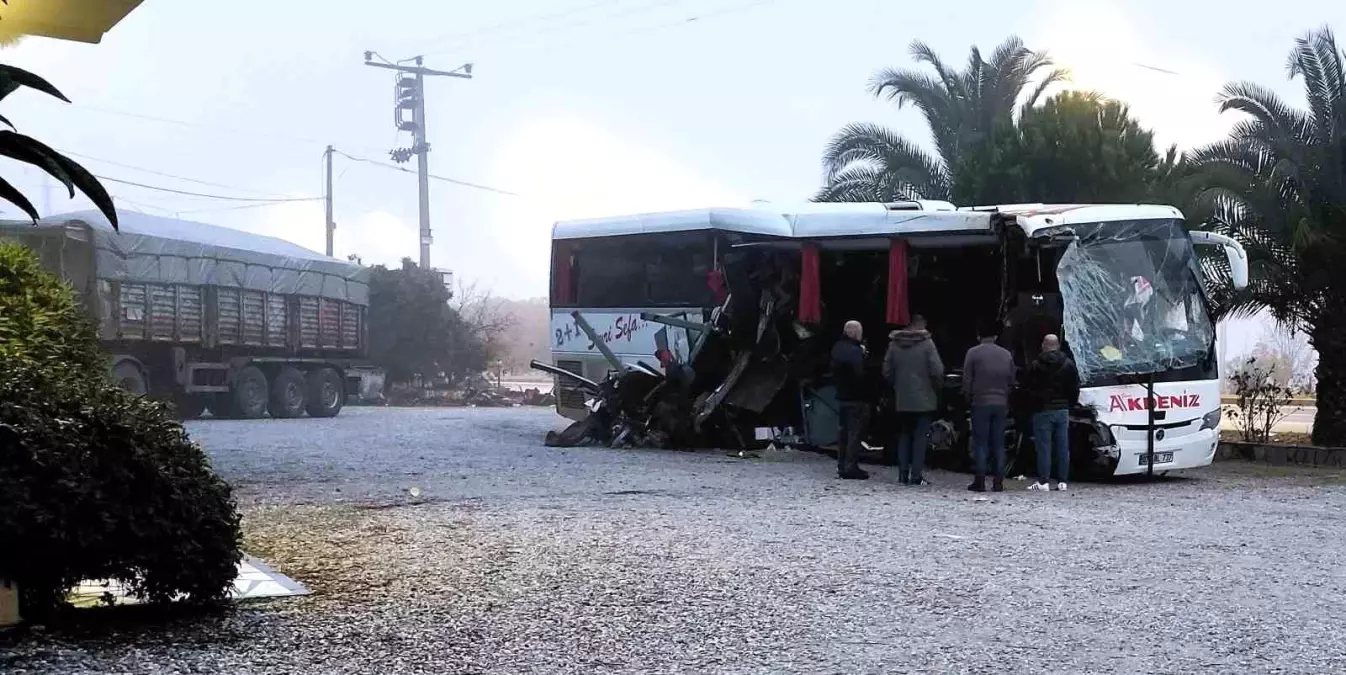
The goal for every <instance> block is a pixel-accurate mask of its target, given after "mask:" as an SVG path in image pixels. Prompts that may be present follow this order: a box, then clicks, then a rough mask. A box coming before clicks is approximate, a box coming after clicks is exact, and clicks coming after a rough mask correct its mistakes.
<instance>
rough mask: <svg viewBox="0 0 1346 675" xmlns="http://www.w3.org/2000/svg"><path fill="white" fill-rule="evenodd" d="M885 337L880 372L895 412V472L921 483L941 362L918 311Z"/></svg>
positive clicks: (911, 482)
mask: <svg viewBox="0 0 1346 675" xmlns="http://www.w3.org/2000/svg"><path fill="white" fill-rule="evenodd" d="M889 340H890V342H889V345H888V353H887V354H885V355H884V357H883V375H884V377H885V378H886V379H887V380H888V384H890V385H892V387H893V408H894V409H895V410H896V412H897V439H896V441H897V476H898V480H899V481H901V482H902V483H903V484H904V485H923V484H925V478H924V476H923V474H924V473H925V448H926V442H927V440H928V436H929V434H930V423H931V422H932V421H933V418H934V413H935V410H936V409H938V408H939V391H940V389H941V387H942V386H943V383H944V362H943V361H940V358H939V350H937V349H935V343H934V341H932V340H931V339H930V332H929V331H927V330H926V329H925V317H922V316H921V315H919V314H917V315H915V316H913V317H912V318H911V323H910V324H909V325H908V326H907V327H906V328H905V329H903V330H897V331H893V332H892V333H891V334H889Z"/></svg>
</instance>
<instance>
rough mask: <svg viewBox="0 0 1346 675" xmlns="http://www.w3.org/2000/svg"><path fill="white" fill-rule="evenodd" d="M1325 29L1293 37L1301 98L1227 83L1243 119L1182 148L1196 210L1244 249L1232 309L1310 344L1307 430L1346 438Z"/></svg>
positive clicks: (1344, 138) (1340, 441) (1333, 55)
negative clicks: (1191, 171)
mask: <svg viewBox="0 0 1346 675" xmlns="http://www.w3.org/2000/svg"><path fill="white" fill-rule="evenodd" d="M1343 61H1344V59H1343V54H1342V52H1341V51H1340V50H1339V49H1337V45H1336V39H1335V38H1334V37H1333V35H1332V32H1331V30H1329V29H1327V28H1323V29H1321V30H1318V31H1316V32H1310V33H1308V34H1306V35H1304V36H1303V37H1300V38H1299V39H1297V40H1296V41H1295V49H1294V50H1293V51H1292V52H1291V54H1290V58H1289V64H1288V68H1289V75H1290V78H1291V79H1294V78H1300V79H1302V80H1303V83H1304V92H1305V95H1306V100H1307V102H1308V108H1307V109H1306V110H1305V109H1300V108H1296V107H1294V106H1291V105H1289V104H1287V103H1286V102H1285V101H1283V100H1282V99H1281V98H1280V97H1279V96H1277V95H1276V94H1275V93H1273V92H1272V91H1271V90H1269V89H1267V88H1265V87H1261V86H1258V85H1256V84H1251V83H1232V84H1229V85H1226V86H1225V88H1224V89H1223V91H1222V92H1221V94H1220V110H1221V111H1230V110H1233V111H1237V112H1241V113H1243V114H1244V115H1245V118H1244V119H1242V120H1240V121H1239V122H1238V123H1237V124H1235V125H1234V128H1233V129H1232V130H1231V132H1230V136H1229V138H1227V139H1225V140H1223V141H1219V142H1217V143H1214V144H1212V145H1210V146H1208V147H1205V148H1202V149H1200V150H1198V151H1196V152H1194V153H1193V154H1192V157H1191V160H1192V164H1193V165H1194V167H1195V168H1196V173H1195V175H1194V177H1193V178H1194V180H1196V181H1198V182H1199V184H1200V189H1199V190H1198V191H1197V192H1196V198H1195V201H1194V203H1193V204H1192V207H1191V209H1190V210H1191V211H1192V213H1191V214H1190V215H1192V216H1193V217H1194V218H1193V219H1194V220H1199V221H1201V222H1203V223H1205V226H1206V227H1209V228H1211V229H1213V230H1215V231H1219V232H1222V233H1225V234H1228V235H1230V236H1232V237H1235V238H1237V239H1238V240H1239V241H1240V242H1242V243H1243V245H1244V246H1245V247H1246V248H1247V250H1248V254H1249V259H1250V268H1251V272H1252V274H1251V280H1252V284H1251V287H1250V288H1249V289H1248V291H1246V292H1244V293H1242V294H1239V295H1238V296H1237V297H1235V298H1233V299H1232V301H1231V303H1230V306H1231V308H1232V309H1233V310H1234V312H1236V313H1243V314H1250V313H1253V312H1256V311H1258V310H1261V309H1266V310H1269V311H1270V312H1271V314H1272V315H1273V316H1274V317H1275V318H1276V319H1277V320H1278V321H1279V322H1281V323H1282V324H1284V325H1286V326H1288V327H1290V328H1292V329H1297V330H1304V331H1306V332H1307V333H1308V335H1309V338H1310V340H1311V341H1312V343H1313V346H1314V347H1315V348H1316V349H1317V350H1318V355H1319V361H1318V369H1317V377H1318V415H1317V420H1316V421H1315V423H1314V429H1313V439H1314V442H1315V443H1317V444H1320V445H1337V446H1339V445H1344V444H1346V265H1343V264H1342V262H1341V261H1342V260H1343V259H1344V258H1343V256H1346V67H1344V66H1343Z"/></svg>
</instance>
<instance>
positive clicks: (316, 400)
mask: <svg viewBox="0 0 1346 675" xmlns="http://www.w3.org/2000/svg"><path fill="white" fill-rule="evenodd" d="M345 403H346V382H345V381H344V380H342V379H341V373H338V372H337V371H336V370H335V369H333V368H320V369H318V370H315V371H312V372H311V373H309V377H308V414H309V416H310V417H336V415H337V413H339V412H341V406H342V405H344V404H345Z"/></svg>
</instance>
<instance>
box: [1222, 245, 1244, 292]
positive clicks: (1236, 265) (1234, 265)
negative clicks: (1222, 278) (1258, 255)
mask: <svg viewBox="0 0 1346 675" xmlns="http://www.w3.org/2000/svg"><path fill="white" fill-rule="evenodd" d="M1224 256H1225V259H1226V260H1228V261H1229V276H1230V278H1231V279H1232V280H1233V281H1234V288H1235V289H1237V290H1240V291H1241V290H1243V289H1245V288H1247V287H1248V254H1247V252H1245V251H1244V250H1243V247H1242V246H1239V247H1237V248H1236V247H1233V246H1226V247H1224Z"/></svg>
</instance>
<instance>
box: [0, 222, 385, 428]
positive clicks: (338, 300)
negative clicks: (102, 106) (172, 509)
mask: <svg viewBox="0 0 1346 675" xmlns="http://www.w3.org/2000/svg"><path fill="white" fill-rule="evenodd" d="M118 220H119V221H120V222H119V225H120V231H117V230H114V229H113V228H112V226H111V225H110V224H109V223H108V221H107V219H106V218H105V217H104V216H103V215H102V214H100V213H98V212H96V211H88V212H80V213H72V214H67V215H59V216H51V217H48V218H43V219H42V220H40V221H38V222H37V223H36V224H33V223H31V222H28V221H0V240H11V241H18V242H20V243H22V244H24V245H26V246H28V247H29V248H31V249H32V250H34V251H35V252H36V253H37V254H38V256H39V258H40V259H41V261H42V264H43V266H44V267H45V268H46V269H48V270H50V271H52V272H54V273H56V274H59V275H60V276H61V277H62V278H64V279H65V280H66V281H67V282H69V283H70V285H71V286H72V287H73V288H74V290H75V292H76V293H77V295H78V297H79V298H80V300H81V302H82V303H83V305H84V306H85V308H86V309H87V310H88V312H89V314H90V316H91V317H93V319H94V322H95V324H96V326H97V330H98V336H99V339H100V342H101V344H102V346H103V348H104V349H105V350H106V351H107V353H108V355H109V369H110V372H111V373H112V376H113V378H114V379H115V380H116V381H117V382H119V383H120V384H121V385H122V386H123V387H125V388H127V389H128V390H130V391H132V392H135V393H140V394H148V395H150V396H153V397H155V398H159V399H163V400H167V401H171V402H172V403H174V404H175V406H176V407H177V409H178V411H179V413H180V414H181V415H182V416H183V417H184V418H192V417H197V416H199V415H201V414H202V413H203V412H205V411H207V410H208V411H210V413H211V414H212V415H214V416H215V417H227V418H258V417H262V416H264V415H267V414H268V413H269V414H270V415H271V416H272V417H299V416H302V415H304V414H305V413H307V414H308V415H310V416H313V417H332V416H334V415H336V414H337V413H338V412H340V410H341V408H342V406H343V405H344V403H345V401H346V397H347V394H348V393H351V394H354V393H356V392H358V391H359V389H360V383H361V380H362V378H363V377H364V374H365V373H367V372H370V371H371V370H372V369H370V368H369V367H368V366H367V365H366V364H365V363H364V362H363V358H364V356H365V355H366V353H367V352H366V343H367V335H368V330H367V327H366V325H365V321H366V316H367V312H368V305H369V270H368V269H367V268H364V267H361V266H360V265H356V264H353V263H349V262H345V261H341V260H336V259H334V258H329V257H327V256H324V255H321V254H319V253H316V252H314V251H310V250H308V249H306V248H304V247H302V246H299V245H297V244H293V243H291V242H288V241H284V240H282V239H277V238H274V237H268V236H262V235H257V234H251V233H248V232H242V231H239V230H233V229H229V228H224V227H219V226H216V225H208V224H205V223H195V222H189V221H183V220H176V219H171V218H163V217H158V216H151V215H146V214H142V213H135V212H121V211H119V212H118Z"/></svg>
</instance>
